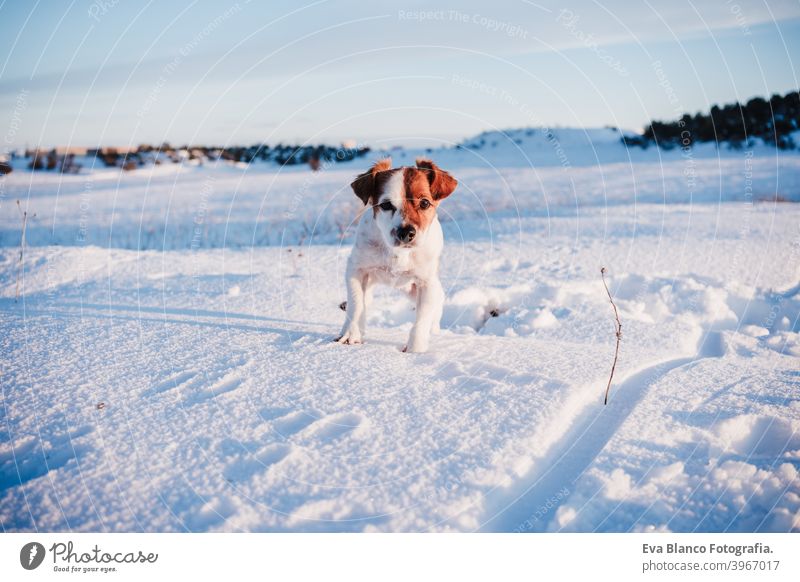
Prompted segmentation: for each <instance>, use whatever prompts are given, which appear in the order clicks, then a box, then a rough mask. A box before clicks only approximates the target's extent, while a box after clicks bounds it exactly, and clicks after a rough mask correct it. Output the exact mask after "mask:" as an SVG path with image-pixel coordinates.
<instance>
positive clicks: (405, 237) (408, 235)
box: [397, 224, 417, 243]
mask: <svg viewBox="0 0 800 582" xmlns="http://www.w3.org/2000/svg"><path fill="white" fill-rule="evenodd" d="M415 236H417V229H416V228H414V227H413V226H412V225H410V224H409V225H408V226H401V227H400V228H398V229H397V238H398V239H399V240H400V242H404V243H410V242H411V241H412V240H414V237H415Z"/></svg>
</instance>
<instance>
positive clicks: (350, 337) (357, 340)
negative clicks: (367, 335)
mask: <svg viewBox="0 0 800 582" xmlns="http://www.w3.org/2000/svg"><path fill="white" fill-rule="evenodd" d="M333 341H335V342H337V343H340V344H343V345H348V346H354V345H357V344H361V343H364V342H363V341H362V340H361V336H359V335H356V334H354V333H350V332H348V333H346V334H344V335H340V336H339V337H337V338H336V339H335V340H333Z"/></svg>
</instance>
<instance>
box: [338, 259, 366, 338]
mask: <svg viewBox="0 0 800 582" xmlns="http://www.w3.org/2000/svg"><path fill="white" fill-rule="evenodd" d="M365 283H366V280H365V278H364V276H362V275H361V274H359V273H348V275H347V309H346V311H345V317H344V325H343V326H342V333H341V335H340V336H339V337H338V338H336V341H337V342H339V343H340V344H360V343H361V341H362V329H361V327H360V326H361V324H362V323H363V322H364V319H365V305H364V303H365V301H364V299H365V292H366V289H365Z"/></svg>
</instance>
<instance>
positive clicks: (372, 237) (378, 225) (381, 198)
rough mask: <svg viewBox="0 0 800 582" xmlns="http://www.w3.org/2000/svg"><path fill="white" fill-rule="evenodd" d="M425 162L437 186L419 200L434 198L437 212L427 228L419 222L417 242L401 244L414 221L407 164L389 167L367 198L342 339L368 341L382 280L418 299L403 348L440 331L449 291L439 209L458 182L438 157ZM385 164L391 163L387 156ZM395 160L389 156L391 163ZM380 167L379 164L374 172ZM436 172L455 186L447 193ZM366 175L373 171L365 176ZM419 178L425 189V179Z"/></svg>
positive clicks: (415, 348)
mask: <svg viewBox="0 0 800 582" xmlns="http://www.w3.org/2000/svg"><path fill="white" fill-rule="evenodd" d="M420 163H423V164H425V167H424V168H423V170H422V171H423V172H425V173H427V175H430V176H431V178H430V180H431V192H430V193H427V194H422V195H421V197H420V198H418V200H421V199H422V198H429V199H430V202H431V203H432V205H431V207H429V208H428V209H427V210H429V211H430V212H433V213H434V215H433V217H432V218H431V219H430V221H429V223H428V224H427V226H426V227H425V228H424V229H420V228H416V233H417V234H416V236H415V237H414V239H413V241H412V242H411V244H401V243H400V242H399V241H398V240H397V231H398V229H399V228H401V227H405V226H407V225H408V224H409V223H408V218H409V217H408V216H406V213H404V212H403V209H404V206H405V205H406V204H408V203H409V200H411V195H410V194H409V193H408V192H406V187H407V182H406V180H405V177H404V176H405V171H406V168H395V169H388V170H383V171H388V172H391V174H389V175H388V178H387V179H385V180H382V181H381V182H380V183H379V184H378V185H377V186H376V190H375V191H374V193H373V195H372V197H371V198H370V199H368V200H367V201H366V208H365V211H364V213H363V214H362V217H361V220H360V221H359V223H358V227H357V229H356V240H355V244H354V246H353V251H352V253H351V254H350V258H349V260H348V261H347V271H346V275H345V279H346V284H347V308H346V317H345V322H344V325H343V326H342V333H341V336H340V337H339V338H337V341H338V342H339V343H343V344H358V343H362V342H363V340H364V334H365V328H366V317H367V316H366V314H367V309H368V308H369V304H370V302H371V299H372V288H373V286H374V285H375V284H377V283H381V284H386V285H391V286H393V287H396V288H399V289H402V290H403V291H405V292H406V293H407V294H408V295H409V297H410V298H411V299H412V300H415V301H416V322H415V323H414V326H413V327H412V328H411V333H410V334H409V337H408V344H407V345H406V347H405V348H404V350H403V351H409V352H425V351H427V349H428V346H429V343H430V334H431V333H438V332H439V324H440V320H441V318H442V308H443V305H444V297H445V295H444V289H443V288H442V284H441V282H440V280H439V257H440V255H441V253H442V247H443V245H444V237H443V235H442V227H441V225H440V224H439V219H438V217H436V215H435V212H436V205H437V204H438V201H439V200H440V199H441V198H444V197H446V196H447V195H449V194H450V192H452V190H453V189H454V188H455V184H457V182H456V181H455V179H453V178H452V177H451V176H450V175H449V174H447V173H446V172H442V171H441V170H440V169H439V168H437V167H436V166H435V165H434V164H433V163H431V162H428V161H427V160H418V163H417V167H418V168H419V167H420ZM382 164H383V166H384V167H385V166H386V165H387V161H384V162H382ZM390 164H391V162H390V161H388V165H390ZM376 167H378V166H377V165H376ZM409 170H410V171H418V172H419V171H420V170H417V169H409ZM374 171H375V168H373V176H374ZM431 172H441V174H440V177H441V176H442V175H443V176H444V177H446V179H447V180H448V186H447V187H445V189H449V191H447V192H446V193H445V194H444V195H443V196H441V197H437V196H436V192H435V189H434V188H433V186H434V183H433V181H434V179H435V177H436V175H435V174H432V173H431ZM364 176H367V175H366V174H364V175H362V176H360V177H359V178H362V177H364ZM384 177H385V178H386V176H384ZM417 184H418V185H420V187H422V188H423V189H424V182H423V181H419V182H418V183H417ZM450 186H452V187H451V188H450ZM353 189H354V190H356V182H354V183H353ZM357 193H358V191H357ZM417 195H420V192H417ZM385 202H390V203H391V204H392V206H393V207H394V208H395V209H396V211H395V212H391V211H385V210H382V209H380V205H381V204H384V203H385ZM376 207H377V208H376ZM373 209H374V211H373Z"/></svg>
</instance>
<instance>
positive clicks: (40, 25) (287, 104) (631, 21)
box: [0, 0, 800, 148]
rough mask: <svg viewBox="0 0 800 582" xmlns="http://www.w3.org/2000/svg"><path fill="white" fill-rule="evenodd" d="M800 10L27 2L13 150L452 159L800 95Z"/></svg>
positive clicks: (709, 2) (16, 36)
mask: <svg viewBox="0 0 800 582" xmlns="http://www.w3.org/2000/svg"><path fill="white" fill-rule="evenodd" d="M798 57H800V3H798V2H796V1H783V0H779V1H770V2H767V3H765V2H764V1H763V0H760V1H759V0H735V1H734V0H694V1H692V2H689V1H684V0H675V1H671V2H656V1H655V0H644V1H643V2H641V3H631V2H624V1H622V0H610V1H609V0H604V1H602V2H601V1H597V2H594V1H580V2H569V1H567V2H558V3H556V2H547V1H543V2H529V1H526V0H519V1H517V0H507V1H497V2H485V1H484V2H470V1H467V2H464V1H462V2H442V3H435V2H403V1H400V2H392V3H384V2H372V3H363V2H361V3H357V2H350V1H343V0H328V1H322V0H319V1H315V2H312V3H305V2H281V1H278V2H269V3H266V2H246V1H245V0H241V1H239V2H225V1H224V0H223V1H217V2H204V1H199V0H198V1H196V2H189V3H183V4H179V3H168V2H155V1H151V2H131V1H128V0H119V1H118V2H116V3H115V2H114V0H96V1H94V2H89V1H78V0H75V1H73V2H50V1H40V2H11V1H6V2H4V3H3V4H2V5H0V111H2V112H3V117H4V119H2V120H0V122H2V123H3V126H4V127H0V131H2V132H3V133H4V134H5V140H4V143H3V144H2V147H5V148H9V147H21V146H25V145H35V144H41V145H54V144H59V145H63V144H75V145H96V144H105V145H124V144H128V143H132V144H138V143H160V142H162V141H170V142H172V143H186V142H194V143H217V144H226V143H227V144H245V143H255V142H260V141H266V142H267V143H273V144H274V143H277V142H281V141H282V142H292V143H300V142H304V141H307V140H308V141H311V142H315V143H316V142H328V143H336V142H340V141H342V140H348V139H350V140H356V141H360V142H364V143H369V144H371V145H373V146H374V145H391V144H394V143H405V144H416V145H418V144H423V143H424V144H430V145H438V144H448V143H452V142H456V141H458V140H460V139H462V138H464V137H467V136H470V135H473V134H475V133H478V132H480V131H483V130H486V129H493V128H509V127H520V126H530V125H548V126H559V125H561V126H585V127H596V126H603V125H612V126H617V127H621V128H625V129H639V128H641V127H642V126H643V125H644V124H645V123H647V121H648V120H650V119H671V118H675V117H677V116H678V114H679V112H682V111H689V112H695V111H698V110H707V109H708V108H709V107H710V105H711V104H713V103H729V102H732V101H734V100H737V99H739V100H746V99H749V98H750V97H753V96H755V95H762V96H767V95H770V94H772V93H786V92H789V91H792V90H796V89H797V87H798V80H797V79H798V71H797V70H796V68H795V62H797V61H798Z"/></svg>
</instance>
